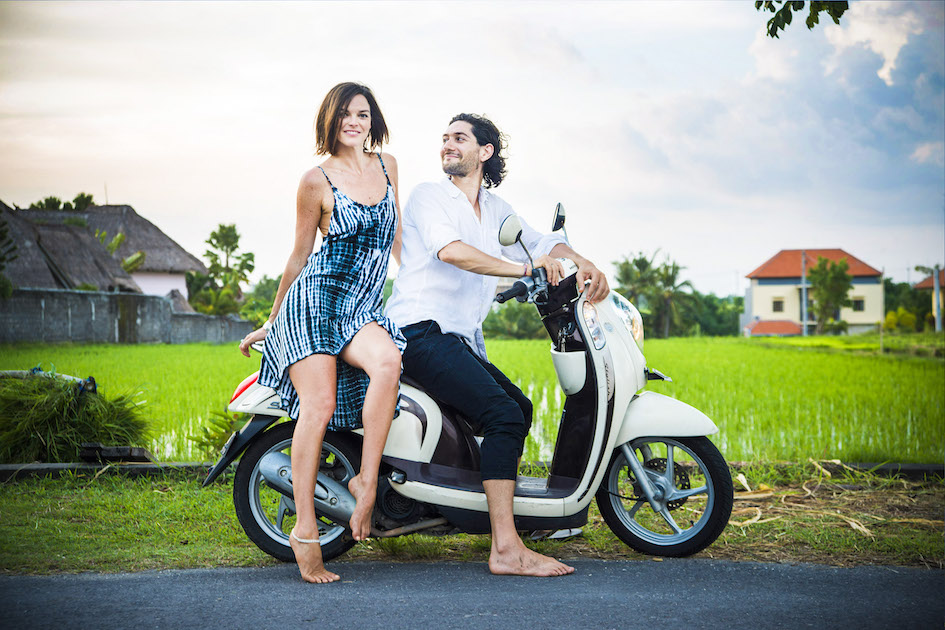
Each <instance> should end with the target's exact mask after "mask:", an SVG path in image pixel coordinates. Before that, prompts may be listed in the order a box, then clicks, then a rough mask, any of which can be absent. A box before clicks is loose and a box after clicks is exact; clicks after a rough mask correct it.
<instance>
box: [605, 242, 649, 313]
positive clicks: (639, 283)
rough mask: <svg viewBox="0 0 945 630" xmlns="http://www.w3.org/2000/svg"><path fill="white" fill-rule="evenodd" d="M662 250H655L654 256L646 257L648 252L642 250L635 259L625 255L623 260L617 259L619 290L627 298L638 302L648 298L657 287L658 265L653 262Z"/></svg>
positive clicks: (635, 302) (615, 263)
mask: <svg viewBox="0 0 945 630" xmlns="http://www.w3.org/2000/svg"><path fill="white" fill-rule="evenodd" d="M659 251H660V250H658V249H657V250H656V251H655V252H653V256H651V257H650V258H647V257H646V254H644V253H643V252H640V253H638V254H637V255H636V257H635V258H634V259H633V260H630V259H628V258H626V257H624V259H623V260H620V261H615V262H614V265H616V267H617V275H616V280H617V291H618V292H619V293H620V294H621V295H623V296H624V297H625V298H627V299H628V300H630V301H631V302H633V303H634V304H637V306H640V307H641V308H642V305H641V304H638V302H639V301H640V299H641V298H643V299H644V300H646V297H647V296H648V295H651V294H652V293H653V291H654V289H655V288H656V272H657V267H656V266H655V265H654V264H653V261H654V260H656V254H658V253H659Z"/></svg>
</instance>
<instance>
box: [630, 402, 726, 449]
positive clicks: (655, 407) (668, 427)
mask: <svg viewBox="0 0 945 630" xmlns="http://www.w3.org/2000/svg"><path fill="white" fill-rule="evenodd" d="M718 431H719V428H718V427H717V426H715V423H714V422H712V420H711V419H710V418H709V416H707V415H705V414H704V413H702V412H701V411H699V410H698V409H696V408H695V407H692V406H690V405H687V404H686V403H684V402H681V401H679V400H676V399H675V398H670V397H669V396H664V395H662V394H657V393H656V392H642V393H641V394H640V395H639V396H636V397H635V398H634V399H633V400H631V401H630V404H629V405H628V406H627V412H626V413H625V414H624V416H623V424H622V425H621V427H620V431H619V432H618V433H617V442H616V444H624V443H626V442H629V441H630V440H635V439H636V438H638V437H650V436H661V437H691V436H697V435H712V434H713V433H718Z"/></svg>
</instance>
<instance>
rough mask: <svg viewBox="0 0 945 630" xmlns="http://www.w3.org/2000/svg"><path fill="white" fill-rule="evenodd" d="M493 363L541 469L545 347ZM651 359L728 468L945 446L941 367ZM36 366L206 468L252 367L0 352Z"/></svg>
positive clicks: (500, 352)
mask: <svg viewBox="0 0 945 630" xmlns="http://www.w3.org/2000/svg"><path fill="white" fill-rule="evenodd" d="M487 345H488V349H489V353H490V358H491V360H492V361H493V362H494V363H495V364H496V365H497V366H499V367H500V368H501V369H502V370H503V371H505V372H506V373H507V374H508V375H509V377H510V378H511V379H512V380H513V381H514V382H516V383H518V384H519V385H520V386H521V387H522V389H523V391H524V392H525V393H526V394H527V395H528V396H529V397H530V398H531V399H532V401H533V402H534V403H535V420H534V424H533V427H532V431H531V433H530V435H529V438H528V441H527V443H526V450H525V459H526V460H542V461H544V460H548V459H550V457H551V452H552V449H553V448H554V443H555V437H556V435H557V421H558V419H559V418H560V415H561V407H562V405H563V402H564V396H563V394H562V393H561V391H560V390H559V389H558V386H557V383H556V381H555V377H554V370H553V368H552V366H551V359H550V357H549V354H548V342H546V341H491V342H489V343H488V344H487ZM646 353H647V360H648V362H649V364H650V365H651V366H653V367H655V368H658V369H659V370H660V371H662V372H664V373H665V374H668V375H670V376H672V377H673V380H674V382H673V383H651V384H650V385H649V388H650V389H653V390H654V391H658V392H660V393H663V394H666V395H669V396H673V397H675V398H678V399H680V400H683V401H685V402H687V403H689V404H691V405H693V406H695V407H697V408H699V409H701V410H702V411H704V412H705V413H706V414H708V415H709V417H711V418H712V419H713V420H715V422H716V424H717V425H719V428H720V432H719V433H718V434H717V435H715V436H713V440H714V441H715V442H716V444H717V445H718V446H719V448H720V449H721V450H722V452H723V453H724V454H725V456H726V458H727V459H729V460H730V461H748V460H764V461H779V460H788V461H806V459H807V458H808V457H813V458H815V459H834V458H837V459H841V460H844V461H850V462H882V461H896V462H907V463H940V462H941V461H942V457H943V449H945V362H943V361H942V360H941V359H933V358H917V357H905V356H903V357H894V356H879V355H872V354H854V353H850V352H831V351H824V350H816V349H809V348H797V347H789V346H785V347H772V346H770V345H763V344H760V343H758V342H757V340H749V339H737V338H678V339H669V340H648V341H647V342H646ZM37 364H42V366H43V369H46V370H49V369H55V370H56V371H57V372H59V373H62V374H72V375H75V376H81V377H86V376H89V375H92V376H95V379H96V380H97V381H98V383H99V387H100V389H101V391H103V392H105V393H107V394H110V395H116V394H119V393H124V392H128V391H132V390H139V391H140V392H141V394H140V397H141V399H142V400H145V401H146V402H147V404H146V407H145V409H146V415H147V416H148V417H149V420H150V422H151V427H152V431H153V434H154V438H153V441H152V443H151V444H150V445H149V446H150V448H151V450H152V452H153V453H155V455H157V456H158V457H159V458H160V459H162V460H165V461H194V460H199V459H202V457H201V456H200V455H199V453H198V452H197V451H196V449H195V448H194V445H193V444H192V443H191V442H190V441H189V440H188V439H187V437H188V436H189V435H193V434H194V433H196V431H197V430H198V428H199V427H201V426H203V425H204V424H206V422H207V420H208V418H209V417H210V415H211V412H212V411H221V410H223V409H224V408H225V406H226V404H227V403H228V402H229V399H230V396H231V394H232V392H233V389H234V388H235V387H236V385H238V384H239V382H240V381H241V380H242V379H243V378H244V377H245V376H246V375H248V374H250V373H251V372H253V371H255V370H256V369H258V365H259V360H258V358H254V359H246V358H244V357H243V356H242V355H240V354H239V352H238V351H237V350H236V347H235V345H233V346H216V345H209V344H194V345H185V346H163V345H162V346H118V345H77V346H76V345H45V346H41V345H16V346H0V369H3V370H8V369H29V368H31V367H33V366H35V365H37Z"/></svg>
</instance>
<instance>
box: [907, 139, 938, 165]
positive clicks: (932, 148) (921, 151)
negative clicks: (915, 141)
mask: <svg viewBox="0 0 945 630" xmlns="http://www.w3.org/2000/svg"><path fill="white" fill-rule="evenodd" d="M909 158H910V159H911V160H912V161H913V162H916V163H918V164H927V163H929V162H931V163H933V164H938V165H939V166H945V142H925V143H923V144H920V145H919V146H917V147H916V148H915V151H913V152H912V155H910V156H909Z"/></svg>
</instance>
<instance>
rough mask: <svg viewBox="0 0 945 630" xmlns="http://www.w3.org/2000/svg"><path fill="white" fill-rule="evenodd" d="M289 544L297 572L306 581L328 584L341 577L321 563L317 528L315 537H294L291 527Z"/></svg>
mask: <svg viewBox="0 0 945 630" xmlns="http://www.w3.org/2000/svg"><path fill="white" fill-rule="evenodd" d="M289 546H290V547H292V551H293V553H295V561H296V562H297V563H298V565H299V572H300V573H301V574H302V579H303V580H305V581H306V582H312V583H313V584H328V583H329V582H337V581H338V580H340V579H341V576H340V575H338V574H337V573H332V572H331V571H329V570H328V569H326V568H325V565H324V564H323V563H322V546H321V545H320V544H319V543H318V530H315V538H304V537H296V535H295V530H294V529H293V530H292V532H291V533H290V534H289Z"/></svg>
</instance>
